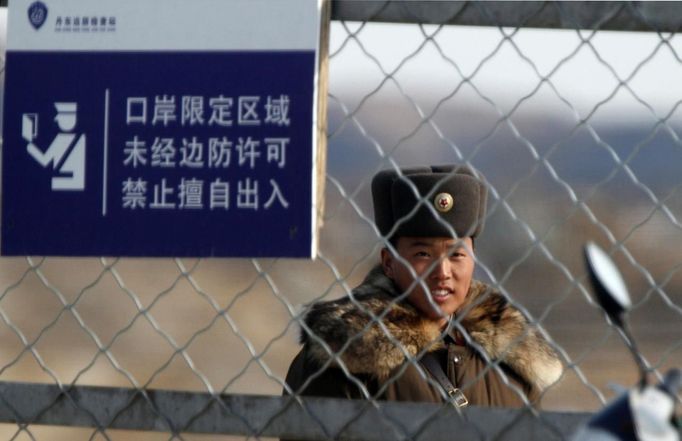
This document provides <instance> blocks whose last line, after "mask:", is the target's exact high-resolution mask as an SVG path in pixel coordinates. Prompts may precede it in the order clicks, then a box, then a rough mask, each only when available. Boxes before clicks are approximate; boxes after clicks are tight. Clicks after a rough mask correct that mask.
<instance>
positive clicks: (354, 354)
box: [285, 267, 562, 407]
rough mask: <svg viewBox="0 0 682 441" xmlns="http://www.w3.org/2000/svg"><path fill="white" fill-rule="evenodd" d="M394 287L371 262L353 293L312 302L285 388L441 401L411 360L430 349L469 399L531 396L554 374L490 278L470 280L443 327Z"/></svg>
mask: <svg viewBox="0 0 682 441" xmlns="http://www.w3.org/2000/svg"><path fill="white" fill-rule="evenodd" d="M399 295H400V293H398V292H397V290H396V288H395V286H394V285H393V282H392V281H391V280H390V279H389V278H388V277H386V276H385V275H384V274H383V272H382V270H381V268H380V267H377V268H375V269H373V270H372V271H371V272H370V273H369V275H368V276H367V278H366V279H365V281H364V282H363V283H362V284H361V285H360V286H359V287H358V288H356V289H354V290H353V292H352V294H351V296H349V297H345V298H342V299H339V300H335V301H331V302H321V303H317V304H314V305H313V306H312V307H311V308H310V310H309V311H308V313H307V315H306V318H305V326H304V330H303V332H302V336H301V340H302V343H303V349H302V350H301V351H300V352H299V354H298V355H297V356H296V358H295V359H294V360H293V362H292V363H291V366H290V368H289V372H288V374H287V378H286V382H287V385H288V388H285V393H297V394H301V395H310V396H326V397H342V398H367V397H375V398H377V399H386V400H396V401H426V402H443V401H444V400H446V399H447V394H446V393H445V392H444V391H443V389H442V388H441V387H440V386H439V384H438V382H437V381H435V380H434V379H433V377H432V376H431V375H430V374H429V373H428V371H427V370H425V369H424V368H422V366H421V364H420V363H419V362H417V360H419V359H420V358H421V356H423V354H425V353H427V352H432V353H434V354H435V356H436V357H437V359H438V360H439V362H440V365H441V367H442V368H443V370H444V371H445V372H446V373H447V376H448V377H449V379H450V381H451V382H452V383H453V385H454V386H455V387H456V388H459V389H460V390H461V391H462V392H463V394H464V395H465V396H466V398H467V400H468V402H469V405H479V406H505V407H520V406H523V405H525V404H526V403H533V404H537V401H538V398H539V396H540V395H541V393H542V392H543V391H544V390H545V388H546V387H547V386H549V385H551V384H552V383H554V382H556V381H557V379H558V378H559V377H560V375H561V372H562V365H561V362H560V361H559V359H558V358H557V356H556V354H555V352H554V351H553V350H552V349H551V348H550V346H549V345H548V344H547V342H546V341H545V340H544V339H543V338H542V337H541V335H540V334H539V333H538V332H537V329H536V328H534V327H532V326H530V325H529V323H528V321H527V320H526V318H525V317H524V316H523V315H522V314H521V313H520V311H519V310H517V309H516V308H514V307H513V306H512V305H511V304H510V303H509V302H508V301H507V299H506V298H505V297H504V296H503V295H501V294H500V293H499V292H496V291H494V290H493V289H491V288H490V287H488V286H487V285H485V284H483V283H481V282H478V281H474V282H472V286H471V288H470V290H469V293H468V294H467V300H466V302H465V304H464V305H463V306H462V307H461V308H460V312H458V316H457V317H456V320H453V321H452V323H451V326H450V330H449V331H447V332H443V331H441V330H440V329H439V327H438V326H437V324H436V323H435V322H433V321H431V320H428V319H426V318H424V317H422V316H421V315H420V314H419V312H418V311H417V310H416V309H414V308H413V307H412V306H411V305H410V304H409V303H407V302H404V301H400V298H399Z"/></svg>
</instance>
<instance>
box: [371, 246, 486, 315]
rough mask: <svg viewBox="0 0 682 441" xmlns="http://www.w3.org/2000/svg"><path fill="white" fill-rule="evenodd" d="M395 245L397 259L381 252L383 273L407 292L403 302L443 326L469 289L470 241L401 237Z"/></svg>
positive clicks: (471, 274)
mask: <svg viewBox="0 0 682 441" xmlns="http://www.w3.org/2000/svg"><path fill="white" fill-rule="evenodd" d="M396 245H397V246H396V250H397V251H398V254H399V255H400V258H397V257H396V256H394V255H392V254H391V252H390V251H388V250H387V249H383V250H382V251H381V262H382V266H383V268H384V273H385V274H386V275H387V276H388V277H389V278H391V279H393V281H394V282H395V284H396V286H397V287H398V289H400V290H401V291H402V292H407V293H408V297H407V300H408V301H409V302H410V303H411V304H412V305H413V306H414V307H415V308H417V309H418V310H419V311H420V312H421V313H422V314H424V315H425V316H426V317H428V318H430V319H433V320H439V321H442V322H443V323H445V322H446V321H447V318H448V317H449V316H450V315H451V314H453V313H455V312H456V311H457V309H459V307H460V306H461V305H462V303H463V302H464V299H465V298H466V295H467V292H468V291H469V287H470V286H471V279H472V277H473V274H474V256H473V248H472V241H471V238H469V237H467V238H464V239H461V240H455V239H451V238H446V237H442V238H441V237H436V238H434V237H401V238H399V239H398V241H397V243H396ZM403 262H404V263H403ZM406 264H407V265H409V266H410V267H412V270H413V271H410V268H409V267H407V266H406ZM413 274H415V275H416V277H415V276H413ZM420 281H421V283H420Z"/></svg>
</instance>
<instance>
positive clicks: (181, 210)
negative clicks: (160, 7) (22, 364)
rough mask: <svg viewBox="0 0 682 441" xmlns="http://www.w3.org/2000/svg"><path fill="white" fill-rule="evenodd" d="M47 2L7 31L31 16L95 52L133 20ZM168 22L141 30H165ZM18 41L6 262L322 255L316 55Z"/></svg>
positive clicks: (10, 101)
mask: <svg viewBox="0 0 682 441" xmlns="http://www.w3.org/2000/svg"><path fill="white" fill-rule="evenodd" d="M44 1H45V0H44ZM45 3H47V4H44V3H42V2H33V3H30V2H24V4H23V5H22V4H21V2H12V6H11V9H12V8H21V7H23V12H22V14H21V15H22V16H23V17H21V18H18V17H19V15H20V14H18V13H15V14H14V15H16V16H17V20H14V19H13V15H12V14H13V11H12V10H10V29H12V30H11V31H10V32H12V31H14V29H13V26H15V21H21V20H22V19H23V20H24V21H25V22H26V23H25V24H26V26H25V27H26V28H27V29H30V31H31V32H33V33H34V34H35V33H40V32H44V33H45V34H46V35H47V37H46V38H49V37H54V36H57V38H63V39H64V41H65V45H67V46H68V45H69V44H73V41H76V42H77V43H76V46H77V45H79V44H83V42H82V41H81V40H85V41H86V43H87V41H90V40H92V41H95V42H97V44H94V43H93V44H92V46H97V45H98V44H102V43H101V42H100V41H101V40H102V39H108V38H109V36H110V35H113V36H115V35H116V34H117V33H120V32H122V31H121V28H123V27H126V28H128V26H129V25H130V23H129V17H127V16H126V15H124V13H123V12H121V11H124V8H123V9H121V8H119V9H120V10H117V8H116V7H113V6H112V7H111V8H110V9H103V8H102V7H101V6H98V5H94V6H93V5H91V3H92V2H89V1H87V0H86V1H82V0H78V1H76V0H73V1H71V3H72V4H71V6H72V7H71V8H69V9H65V11H66V10H68V11H73V10H74V9H73V4H74V3H77V4H80V5H84V6H83V8H84V10H83V12H82V13H78V14H75V15H74V14H73V13H72V12H69V13H68V14H67V13H61V12H60V11H59V6H58V5H62V4H63V3H68V2H67V1H66V0H58V1H57V0H55V1H54V2H47V1H45ZM97 3H99V2H97ZM102 3H104V4H105V5H106V3H107V2H102ZM115 3H116V2H113V3H112V4H114V5H115ZM142 3H145V4H147V3H150V2H142ZM151 3H154V2H151ZM177 3H178V7H180V8H181V9H182V8H184V9H187V8H188V7H191V8H193V10H195V11H196V10H197V8H198V10H199V11H201V6H202V4H203V3H205V2H189V6H188V4H187V3H188V2H185V1H182V2H177ZM214 3H215V2H213V3H212V4H214ZM225 3H230V2H225ZM297 3H301V2H300V1H299V2H297ZM308 3H310V2H308ZM268 4H270V3H268ZM17 5H19V6H17ZM86 5H87V6H86ZM313 6H314V4H313ZM128 9H130V8H128ZM48 11H49V15H48ZM150 11H155V9H154V8H150ZM213 13H215V11H213ZM26 17H28V20H27V19H26ZM46 17H47V18H46ZM159 19H160V18H159V17H158V16H156V17H154V16H149V17H144V16H143V17H139V16H135V17H134V20H137V21H140V22H141V23H144V25H140V26H141V29H156V30H157V31H159V30H161V31H163V26H156V25H155V24H154V20H159ZM161 19H163V20H165V19H166V17H162V18H161ZM177 25H178V24H177V23H174V26H173V27H172V28H173V29H177V27H179V26H177ZM67 28H68V29H69V30H67ZM76 29H77V30H76ZM17 34H19V35H20V34H21V33H20V32H17ZM11 37H12V34H10V42H9V48H8V53H7V61H6V74H5V81H6V83H5V111H4V129H3V130H4V146H3V158H2V159H3V175H2V185H3V192H2V254H3V255H36V254H38V255H67V256H100V255H115V256H225V257H227V256H230V257H250V256H287V257H310V256H311V255H314V240H313V238H314V229H315V225H314V223H315V222H314V220H315V217H314V213H315V206H314V191H313V188H314V185H315V182H314V180H315V173H314V168H315V167H314V164H315V158H314V156H315V153H314V152H315V149H314V147H315V142H314V141H315V140H314V130H313V127H314V121H315V119H314V116H315V115H314V112H313V109H314V105H313V103H314V102H315V99H316V96H315V88H314V83H315V67H316V50H315V47H313V48H311V49H301V48H298V47H297V48H295V49H284V50H283V49H281V48H277V49H275V50H273V49H261V48H258V49H257V50H252V49H250V48H247V49H246V50H244V49H240V50H233V49H232V48H228V49H226V50H215V49H214V48H211V50H199V49H186V48H183V49H182V50H177V49H173V50H168V49H167V48H165V47H164V48H163V50H154V49H153V48H152V49H149V48H144V49H143V50H133V48H134V47H135V46H136V45H137V43H134V38H133V39H132V40H130V36H127V35H126V36H125V38H123V40H125V41H124V42H123V43H121V42H120V40H121V38H118V40H117V39H116V38H117V37H114V38H113V39H111V40H113V41H111V42H109V44H111V45H112V46H114V47H116V49H115V50H106V49H104V50H102V49H100V48H98V47H94V49H93V48H88V49H83V48H81V47H77V48H76V49H75V50H52V49H51V48H45V47H42V46H40V44H38V46H37V48H38V49H36V48H34V47H31V48H25V47H13V46H12V39H11ZM217 37H220V35H218V36H214V38H217ZM17 38H18V37H17ZM130 41H133V44H132V45H131V43H130ZM21 44H25V43H21ZM21 44H17V46H21ZM45 44H47V45H53V44H55V42H54V41H51V42H49V43H45ZM147 44H153V42H152V43H149V42H147ZM163 44H166V42H164V43H163ZM117 45H118V46H117ZM199 45H200V44H197V47H198V46H199ZM86 46H87V44H86ZM159 46H162V45H159Z"/></svg>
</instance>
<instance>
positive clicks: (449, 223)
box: [372, 165, 488, 239]
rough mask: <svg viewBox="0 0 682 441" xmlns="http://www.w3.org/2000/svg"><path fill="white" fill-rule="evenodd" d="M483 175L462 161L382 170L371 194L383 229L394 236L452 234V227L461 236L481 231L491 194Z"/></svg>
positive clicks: (473, 234) (377, 219) (378, 222)
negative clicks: (399, 169)
mask: <svg viewBox="0 0 682 441" xmlns="http://www.w3.org/2000/svg"><path fill="white" fill-rule="evenodd" d="M478 176H479V177H478V178H477V177H476V176H474V173H473V172H472V171H471V169H470V168H468V167H466V166H463V165H439V166H431V167H413V168H404V169H401V171H400V173H398V171H397V170H395V169H391V170H383V171H381V172H379V173H377V175H376V176H374V179H373V180H372V199H373V201H374V222H375V223H376V225H377V228H378V229H379V232H381V234H382V235H383V236H386V237H388V238H389V239H394V238H397V237H400V236H419V237H452V235H453V230H454V232H455V233H456V234H457V237H472V238H473V237H476V236H478V235H479V234H480V233H481V230H483V222H484V220H485V209H486V201H487V197H488V189H487V187H486V184H485V183H484V182H483V176H482V175H480V174H479V175H478ZM415 207H416V208H415ZM394 227H395V231H394V230H393V229H394ZM391 232H393V233H392V234H391ZM389 235H390V237H389Z"/></svg>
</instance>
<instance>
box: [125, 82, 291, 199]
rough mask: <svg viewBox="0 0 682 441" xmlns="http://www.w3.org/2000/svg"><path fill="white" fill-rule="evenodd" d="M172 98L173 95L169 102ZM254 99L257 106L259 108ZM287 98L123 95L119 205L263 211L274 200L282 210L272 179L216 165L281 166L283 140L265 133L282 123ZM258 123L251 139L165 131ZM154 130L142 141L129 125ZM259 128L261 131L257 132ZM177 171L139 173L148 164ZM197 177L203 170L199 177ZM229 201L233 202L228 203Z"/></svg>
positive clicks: (286, 122) (284, 153)
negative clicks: (232, 173) (233, 174)
mask: <svg viewBox="0 0 682 441" xmlns="http://www.w3.org/2000/svg"><path fill="white" fill-rule="evenodd" d="M176 98H177V99H176ZM261 102H262V103H263V104H262V105H261ZM289 106H290V98H289V96H288V95H284V94H280V95H278V96H275V97H273V96H267V97H264V99H262V97H260V96H238V97H226V96H223V95H218V96H214V97H204V96H187V95H183V96H179V97H176V96H175V95H170V94H164V95H156V96H154V97H129V98H127V99H126V128H127V131H129V132H130V133H131V135H130V136H129V139H128V140H127V141H126V142H125V146H124V147H123V166H124V167H125V168H126V169H130V170H129V175H128V176H127V177H126V178H125V180H123V182H122V183H121V193H122V198H121V202H122V207H123V208H126V209H129V210H135V209H138V210H144V209H151V210H154V209H157V210H158V209H161V210H163V209H179V210H184V209H190V210H197V209H199V210H201V209H208V210H214V209H223V210H228V209H230V208H231V207H234V208H236V209H247V210H258V209H261V208H262V209H266V210H267V209H269V208H270V207H272V205H273V204H274V203H277V204H278V205H279V206H280V207H282V208H284V209H287V208H288V207H289V202H288V201H287V199H286V197H285V196H284V194H283V193H282V188H281V187H280V185H279V184H278V183H277V180H276V179H273V178H270V179H266V180H265V181H264V180H262V179H260V180H259V178H258V175H257V174H256V175H254V176H246V177H244V178H242V179H238V180H236V181H234V180H233V181H230V180H226V179H225V178H224V177H223V176H224V173H223V172H222V171H223V170H229V169H230V168H242V169H246V170H256V168H257V167H258V166H259V165H262V164H271V165H274V166H276V167H278V168H280V169H283V168H285V167H286V166H287V148H288V147H289V144H290V142H291V139H290V137H277V136H267V127H268V126H275V127H288V126H290V125H291V120H290V117H289ZM233 107H234V109H233ZM174 125H175V126H183V127H190V128H191V127H193V126H218V127H223V128H228V130H223V133H229V128H231V127H249V126H261V127H263V129H262V130H260V133H261V135H260V137H258V138H256V137H252V136H233V137H230V136H226V135H221V136H212V137H203V138H202V137H199V136H193V135H191V133H190V132H184V133H186V136H183V137H181V138H175V137H172V136H167V134H166V133H164V129H166V128H168V127H172V126H174ZM149 126H151V127H155V128H156V129H155V136H153V138H152V137H149V138H145V137H142V136H139V135H138V134H136V132H135V128H140V127H149ZM264 133H265V135H264ZM154 168H156V169H159V170H162V169H175V170H182V172H183V173H182V176H181V177H179V178H177V179H175V181H174V180H173V178H172V177H161V178H157V179H156V181H154V182H150V180H149V179H146V178H145V171H146V170H148V169H154ZM207 169H209V170H210V169H213V170H216V171H217V173H215V174H213V175H212V176H211V177H210V178H209V179H208V180H206V179H198V178H197V177H196V173H194V174H193V171H196V170H202V171H205V170H207ZM204 176H205V174H204ZM230 201H234V202H233V203H232V204H230Z"/></svg>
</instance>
